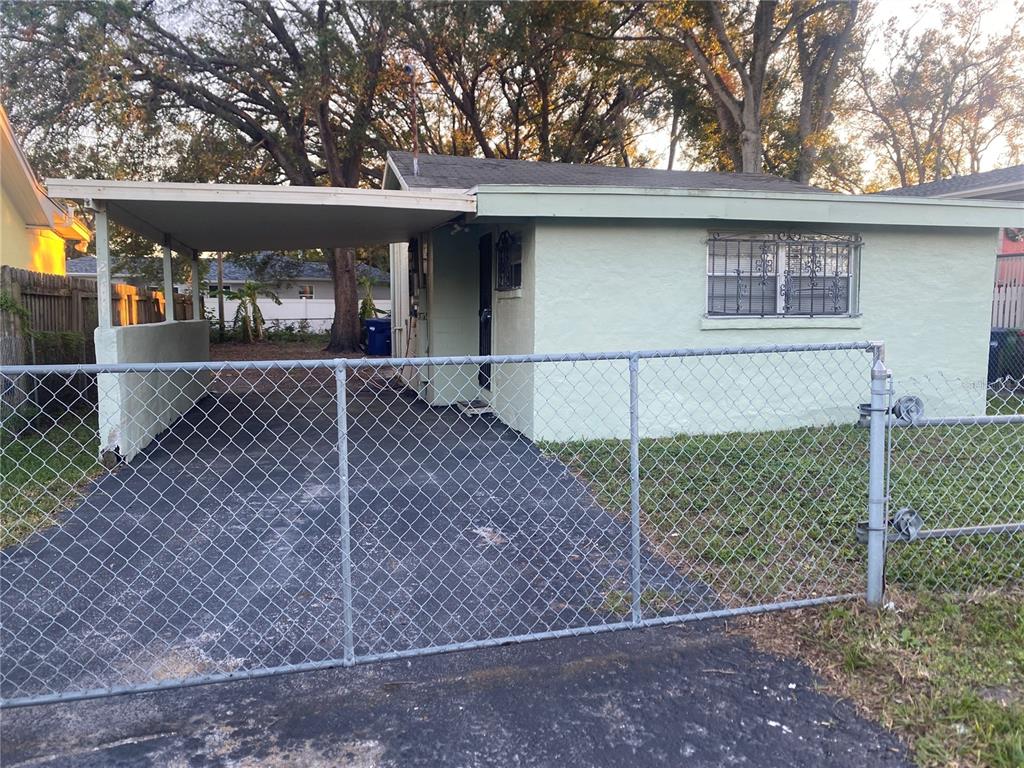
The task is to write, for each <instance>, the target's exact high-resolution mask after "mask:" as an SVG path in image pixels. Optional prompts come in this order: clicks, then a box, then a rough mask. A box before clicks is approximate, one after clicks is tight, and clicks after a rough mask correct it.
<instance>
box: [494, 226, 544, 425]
mask: <svg viewBox="0 0 1024 768" xmlns="http://www.w3.org/2000/svg"><path fill="white" fill-rule="evenodd" d="M501 229H510V230H512V231H516V232H520V233H521V234H522V238H523V240H522V242H523V280H522V287H521V288H520V289H519V290H516V291H495V292H494V293H493V296H494V315H493V318H494V320H493V323H492V331H493V333H492V338H491V346H492V351H493V352H494V354H496V355H517V354H529V353H531V352H533V346H534V322H535V319H536V306H535V295H536V271H535V268H534V265H535V261H534V253H533V251H534V228H533V225H532V224H525V225H507V226H502V227H496V228H495V236H497V232H498V231H499V230H501ZM494 274H495V275H496V274H497V265H495V270H494ZM537 367H538V366H535V365H532V364H523V363H506V364H499V365H495V366H494V368H493V372H492V376H491V391H490V392H489V393H488V394H487V399H488V401H489V402H490V404H491V407H492V408H493V409H494V411H495V413H497V414H498V417H499V418H501V420H502V421H504V422H505V423H506V424H508V425H509V426H511V427H512V428H513V429H517V430H519V431H520V432H522V433H523V434H525V435H527V436H529V437H532V436H533V415H534V400H533V391H534V378H535V376H536V371H535V369H536V368H537ZM541 367H542V366H541Z"/></svg>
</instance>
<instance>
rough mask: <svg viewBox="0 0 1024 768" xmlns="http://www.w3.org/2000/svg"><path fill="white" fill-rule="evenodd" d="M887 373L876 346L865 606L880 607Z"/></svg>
mask: <svg viewBox="0 0 1024 768" xmlns="http://www.w3.org/2000/svg"><path fill="white" fill-rule="evenodd" d="M888 379H889V371H888V370H887V369H886V367H885V363H884V362H883V360H882V351H881V347H875V350H874V361H873V362H872V365H871V422H870V435H869V437H868V445H869V450H870V453H869V458H868V591H867V602H868V605H872V606H879V605H881V604H882V594H883V592H884V590H885V534H886V530H885V528H886V520H885V511H886V497H885V430H886V424H885V422H886V419H887V418H888V414H887V408H886V390H887V384H888Z"/></svg>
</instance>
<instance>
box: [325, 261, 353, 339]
mask: <svg viewBox="0 0 1024 768" xmlns="http://www.w3.org/2000/svg"><path fill="white" fill-rule="evenodd" d="M326 255H327V257H328V258H327V264H328V266H329V267H330V268H331V278H332V283H333V285H334V322H333V323H331V340H330V341H329V342H328V343H327V347H326V349H325V351H327V352H338V353H345V352H358V351H359V338H360V335H361V334H360V328H359V312H358V301H359V299H358V297H357V290H356V288H357V286H356V250H355V248H332V249H330V250H329V251H328V252H327V254H326Z"/></svg>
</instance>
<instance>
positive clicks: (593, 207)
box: [469, 185, 1024, 229]
mask: <svg viewBox="0 0 1024 768" xmlns="http://www.w3.org/2000/svg"><path fill="white" fill-rule="evenodd" d="M469 193H470V194H475V195H476V198H477V218H478V219H487V218H489V217H529V218H580V219H594V218H599V219H676V220H680V219H681V220H696V221H707V222H714V221H731V222H743V221H749V222H765V223H772V222H779V223H784V224H816V225H827V226H847V225H861V226H899V227H952V228H957V227H971V228H974V227H977V228H992V229H996V228H999V227H1015V226H1024V204H1021V203H1016V202H1007V201H991V200H964V199H962V198H941V199H938V198H903V197H887V198H882V197H879V196H868V195H841V194H831V193H815V192H787V193H775V192H762V191H749V190H721V189H716V190H707V189H701V190H695V189H649V188H636V187H544V186H531V185H480V186H478V187H474V188H473V189H471V190H469Z"/></svg>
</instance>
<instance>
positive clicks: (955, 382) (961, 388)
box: [886, 371, 1024, 591]
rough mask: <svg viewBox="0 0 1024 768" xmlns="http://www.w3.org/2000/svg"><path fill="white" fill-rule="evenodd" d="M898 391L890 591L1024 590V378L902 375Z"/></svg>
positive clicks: (892, 437)
mask: <svg viewBox="0 0 1024 768" xmlns="http://www.w3.org/2000/svg"><path fill="white" fill-rule="evenodd" d="M893 385H894V386H893V393H892V396H893V398H894V402H895V404H896V411H897V413H896V414H894V416H893V418H892V420H891V428H890V430H889V494H890V500H889V509H890V515H889V517H890V520H891V521H892V525H891V527H890V531H889V536H888V538H889V540H890V541H889V545H888V552H887V557H886V578H887V580H888V583H889V585H891V586H896V587H901V588H920V589H929V590H931V589H947V590H957V591H970V590H974V589H984V588H991V587H1003V586H1006V585H1008V584H1009V585H1017V586H1020V585H1021V584H1024V377H1022V378H1013V377H1009V376H1003V377H1000V378H999V379H997V380H996V381H994V382H992V383H990V384H989V385H988V386H987V387H986V386H985V385H984V384H983V383H981V382H968V381H965V380H963V379H960V378H956V377H952V376H947V375H942V374H940V373H934V374H931V375H928V376H921V377H917V378H901V377H900V376H899V373H898V371H896V372H894V380H893ZM901 404H903V405H905V406H906V407H904V408H902V412H900V411H901V408H900V406H901Z"/></svg>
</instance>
